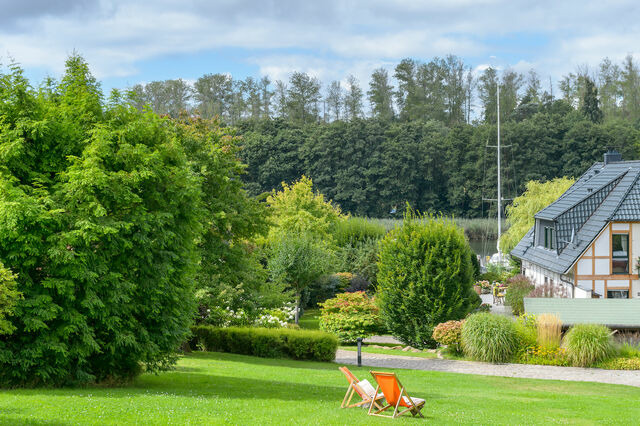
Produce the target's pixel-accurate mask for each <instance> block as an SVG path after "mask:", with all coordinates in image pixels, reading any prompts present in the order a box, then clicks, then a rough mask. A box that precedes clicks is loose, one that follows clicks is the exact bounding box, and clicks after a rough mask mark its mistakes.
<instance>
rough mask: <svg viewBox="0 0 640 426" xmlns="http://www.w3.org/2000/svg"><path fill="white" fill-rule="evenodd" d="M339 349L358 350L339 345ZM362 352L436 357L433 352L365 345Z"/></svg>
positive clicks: (353, 347) (354, 347)
mask: <svg viewBox="0 0 640 426" xmlns="http://www.w3.org/2000/svg"><path fill="white" fill-rule="evenodd" d="M379 346H380V345H379ZM340 349H344V350H345V351H354V352H355V351H357V350H358V348H357V347H356V346H340ZM362 353H369V354H382V355H400V356H412V357H415V358H437V357H438V355H437V354H436V353H435V352H411V351H407V352H403V351H401V350H398V349H382V348H372V347H370V346H367V345H362Z"/></svg>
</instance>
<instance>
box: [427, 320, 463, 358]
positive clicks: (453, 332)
mask: <svg viewBox="0 0 640 426" xmlns="http://www.w3.org/2000/svg"><path fill="white" fill-rule="evenodd" d="M463 324H464V320H462V321H455V320H452V321H447V322H443V323H440V324H438V325H437V326H436V328H434V329H433V340H435V341H436V342H438V343H439V344H441V345H446V346H447V348H449V349H452V350H453V351H455V352H458V353H460V352H461V351H462V346H461V340H462V325H463Z"/></svg>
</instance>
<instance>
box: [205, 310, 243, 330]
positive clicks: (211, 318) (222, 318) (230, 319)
mask: <svg viewBox="0 0 640 426" xmlns="http://www.w3.org/2000/svg"><path fill="white" fill-rule="evenodd" d="M199 314H200V322H202V323H204V324H208V325H212V326H214V327H239V326H246V325H249V324H251V322H252V321H251V318H249V315H248V314H247V312H245V311H244V310H243V309H238V310H233V309H231V308H229V307H228V306H227V307H226V308H223V307H220V306H215V307H212V308H207V307H204V306H202V307H201V309H200V311H199Z"/></svg>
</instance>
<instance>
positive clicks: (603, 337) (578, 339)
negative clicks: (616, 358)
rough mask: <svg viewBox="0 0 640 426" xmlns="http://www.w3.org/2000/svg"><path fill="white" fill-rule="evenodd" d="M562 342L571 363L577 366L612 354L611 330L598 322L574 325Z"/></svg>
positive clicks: (605, 358)
mask: <svg viewBox="0 0 640 426" xmlns="http://www.w3.org/2000/svg"><path fill="white" fill-rule="evenodd" d="M562 344H563V347H564V348H565V349H566V350H567V356H568V357H569V361H570V362H571V364H573V365H575V366H578V367H590V366H592V365H593V364H595V363H598V362H602V361H605V360H607V359H608V358H610V357H611V356H613V354H614V347H613V339H612V338H611V330H609V329H608V328H607V327H605V326H604V325H599V324H578V325H574V326H573V327H571V328H570V329H569V331H568V332H567V334H565V336H564V339H563V342H562Z"/></svg>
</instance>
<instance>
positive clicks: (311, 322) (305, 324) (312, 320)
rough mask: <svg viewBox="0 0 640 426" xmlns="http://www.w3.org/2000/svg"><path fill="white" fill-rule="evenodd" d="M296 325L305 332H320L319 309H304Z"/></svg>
mask: <svg viewBox="0 0 640 426" xmlns="http://www.w3.org/2000/svg"><path fill="white" fill-rule="evenodd" d="M298 324H299V325H300V328H303V329H305V330H320V309H306V310H305V311H304V313H303V314H302V316H301V317H300V319H299V320H298Z"/></svg>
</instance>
